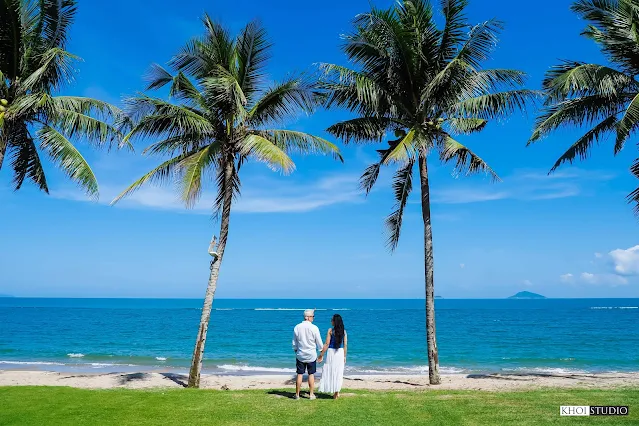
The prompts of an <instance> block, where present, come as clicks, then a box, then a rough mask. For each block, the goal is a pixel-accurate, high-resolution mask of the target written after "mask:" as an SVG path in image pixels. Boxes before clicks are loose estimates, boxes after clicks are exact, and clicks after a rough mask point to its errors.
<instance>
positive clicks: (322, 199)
mask: <svg viewBox="0 0 639 426" xmlns="http://www.w3.org/2000/svg"><path fill="white" fill-rule="evenodd" d="M285 179H286V178H284V179H281V180H277V179H268V178H267V179H262V180H260V182H259V183H258V182H252V183H251V182H247V183H246V184H243V186H242V195H241V197H240V198H239V199H238V200H237V201H236V203H235V205H234V206H233V211H234V212H237V213H300V212H307V211H311V210H316V209H319V208H322V207H327V206H330V205H334V204H342V203H353V202H358V201H360V202H361V201H362V200H363V198H362V196H361V193H360V192H359V190H358V186H357V181H358V176H356V175H344V174H338V175H330V176H325V177H323V178H321V179H318V180H316V181H313V182H307V183H303V184H300V183H296V182H290V181H286V180H285ZM123 188H124V186H123V187H120V188H118V187H116V186H113V185H103V186H101V188H100V194H101V195H100V201H99V203H101V204H109V203H110V202H111V200H113V199H114V198H115V197H116V196H117V194H119V193H120V192H121V191H122V190H123ZM52 195H53V196H54V197H56V198H64V199H71V200H78V201H90V200H88V199H87V198H86V197H85V196H84V195H83V194H82V193H81V192H79V191H74V190H62V191H57V192H53V193H52ZM214 201H215V194H214V193H213V192H204V193H203V194H202V197H201V198H200V201H199V202H198V203H197V204H196V205H195V207H194V208H193V209H191V210H185V208H184V205H183V204H182V203H181V202H180V200H179V197H178V195H177V193H176V191H175V190H174V188H171V187H166V186H164V187H157V186H145V187H142V188H141V189H139V190H138V191H136V192H134V193H133V194H131V195H130V196H128V197H126V198H125V199H123V200H122V201H120V202H119V203H118V204H117V206H122V207H129V208H152V209H159V210H179V211H188V212H193V213H199V214H211V209H212V206H213V204H214Z"/></svg>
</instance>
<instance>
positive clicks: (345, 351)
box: [344, 331, 348, 364]
mask: <svg viewBox="0 0 639 426" xmlns="http://www.w3.org/2000/svg"><path fill="white" fill-rule="evenodd" d="M347 352H348V334H346V331H344V364H346V353H347Z"/></svg>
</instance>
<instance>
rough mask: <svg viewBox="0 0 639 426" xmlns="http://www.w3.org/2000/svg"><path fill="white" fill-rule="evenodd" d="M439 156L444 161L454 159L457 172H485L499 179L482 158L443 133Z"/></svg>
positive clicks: (466, 173)
mask: <svg viewBox="0 0 639 426" xmlns="http://www.w3.org/2000/svg"><path fill="white" fill-rule="evenodd" d="M439 158H440V160H441V161H442V162H444V163H448V162H450V161H454V162H455V166H454V167H455V172H456V173H458V174H465V175H470V174H474V173H486V174H487V175H488V176H490V177H491V179H492V180H494V181H500V180H501V179H500V178H499V176H497V173H495V172H494V170H493V169H491V168H490V166H488V164H486V162H485V161H484V160H482V159H481V158H480V157H479V156H477V155H475V154H474V153H473V152H472V151H471V150H470V149H468V148H467V147H466V146H464V145H462V144H461V143H459V142H457V141H456V140H455V139H453V138H451V137H450V136H447V135H444V137H443V138H442V142H441V144H440V155H439Z"/></svg>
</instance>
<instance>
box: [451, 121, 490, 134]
mask: <svg viewBox="0 0 639 426" xmlns="http://www.w3.org/2000/svg"><path fill="white" fill-rule="evenodd" d="M445 123H446V124H447V125H448V127H449V128H450V130H451V132H452V133H453V134H462V135H469V134H471V133H476V132H481V131H482V130H484V128H485V127H486V125H487V124H488V121H487V120H484V119H482V118H456V117H451V118H449V119H448V120H446V122H445Z"/></svg>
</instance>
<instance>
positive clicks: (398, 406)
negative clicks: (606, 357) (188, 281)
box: [0, 387, 639, 426]
mask: <svg viewBox="0 0 639 426" xmlns="http://www.w3.org/2000/svg"><path fill="white" fill-rule="evenodd" d="M290 395H291V393H290V390H286V391H283V390H280V391H265V390H251V391H214V390H190V389H170V390H168V389H164V390H162V389H158V390H129V389H113V390H83V389H73V388H67V387H0V424H2V425H78V424H82V425H108V424H114V425H116V424H117V425H151V424H153V425H158V424H162V425H164V424H167V425H171V424H176V425H177V424H179V425H202V424H214V425H219V424H224V425H252V424H254V425H296V426H297V425H329V424H331V425H340V426H341V425H354V424H355V425H357V424H362V425H403V426H407V425H417V424H420V425H422V424H425V425H502V424H522V425H538V424H539V425H542V424H543V425H545V424H551V423H553V424H554V423H561V424H600V423H623V424H639V389H637V388H635V389H620V390H583V389H581V390H565V389H564V390H562V389H551V390H536V391H517V392H485V391H446V390H435V391H432V390H429V391H413V392H410V391H408V392H399V391H392V392H391V391H389V392H381V391H377V392H369V391H352V392H349V391H345V395H344V396H343V397H342V398H341V399H339V400H338V401H333V400H332V399H324V398H321V399H318V400H315V401H310V400H308V399H301V400H299V401H294V400H292V399H290V398H289V396H290ZM560 405H628V406H630V415H629V416H624V417H560V416H559V406H560Z"/></svg>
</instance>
